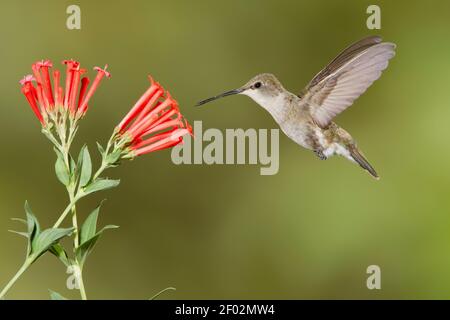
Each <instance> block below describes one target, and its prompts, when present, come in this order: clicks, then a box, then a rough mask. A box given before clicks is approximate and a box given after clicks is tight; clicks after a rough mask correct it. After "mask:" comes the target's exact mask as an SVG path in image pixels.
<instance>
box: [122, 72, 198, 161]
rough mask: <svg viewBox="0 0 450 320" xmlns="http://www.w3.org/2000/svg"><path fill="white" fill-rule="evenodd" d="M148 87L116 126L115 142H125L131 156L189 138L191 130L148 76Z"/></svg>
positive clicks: (168, 95)
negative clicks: (119, 140)
mask: <svg viewBox="0 0 450 320" xmlns="http://www.w3.org/2000/svg"><path fill="white" fill-rule="evenodd" d="M149 79H150V87H149V88H148V89H147V90H146V91H145V92H144V94H143V95H142V96H141V98H140V99H139V100H138V101H137V102H136V104H135V105H134V106H133V108H131V110H130V112H128V114H127V115H126V116H125V117H124V118H123V120H122V121H121V122H120V124H119V125H118V126H117V129H116V131H117V132H118V137H119V139H127V140H128V141H129V143H128V145H127V147H128V149H129V150H131V151H130V154H131V156H140V155H142V154H146V153H149V152H153V151H157V150H162V149H166V148H170V147H173V146H175V145H177V144H179V143H182V142H183V136H184V135H186V134H191V135H192V127H191V126H190V125H189V124H188V122H187V121H186V120H185V119H184V118H183V116H182V114H181V113H180V110H179V108H178V103H177V101H175V100H174V99H173V98H172V97H171V96H170V94H169V92H166V91H165V90H164V88H162V87H161V85H160V84H159V83H155V82H154V81H153V79H152V78H151V77H150V76H149Z"/></svg>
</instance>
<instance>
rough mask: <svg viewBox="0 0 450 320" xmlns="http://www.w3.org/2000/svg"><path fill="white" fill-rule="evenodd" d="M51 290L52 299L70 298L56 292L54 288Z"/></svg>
mask: <svg viewBox="0 0 450 320" xmlns="http://www.w3.org/2000/svg"><path fill="white" fill-rule="evenodd" d="M48 291H49V292H50V299H52V300H68V299H67V298H65V297H63V296H62V295H60V294H59V293H58V292H55V291H53V290H50V289H49V290H48Z"/></svg>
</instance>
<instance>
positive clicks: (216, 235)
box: [0, 0, 450, 299]
mask: <svg viewBox="0 0 450 320" xmlns="http://www.w3.org/2000/svg"><path fill="white" fill-rule="evenodd" d="M70 4H78V5H80V6H81V12H82V29H81V30H79V31H77V30H74V31H71V30H67V28H66V19H67V16H68V15H67V14H66V8H67V6H68V5H70ZM370 4H378V5H380V6H381V10H382V11H381V14H382V29H381V30H375V31H372V30H368V29H367V28H366V19H367V17H368V15H367V14H366V8H367V6H368V5H370ZM370 34H380V35H382V36H383V37H384V39H385V40H387V41H392V42H395V43H396V44H397V45H398V49H397V56H396V57H395V58H394V59H393V60H392V61H391V64H390V67H389V68H388V70H387V71H386V72H385V73H384V74H383V76H382V77H381V79H380V80H379V81H377V82H376V83H375V84H374V85H373V86H372V87H371V88H370V89H369V90H368V91H367V92H366V93H365V94H364V95H363V96H362V97H361V98H360V99H359V100H357V102H356V103H355V105H354V106H353V107H352V108H350V109H349V110H348V111H347V112H345V113H344V114H342V115H341V116H339V117H338V118H337V120H336V121H337V123H338V124H340V125H342V126H343V127H344V128H346V129H347V130H348V131H349V132H350V133H352V135H353V136H354V137H355V138H356V139H357V140H358V142H359V145H360V146H361V148H362V150H363V151H364V152H365V154H366V155H367V157H368V159H369V160H370V161H371V163H372V164H373V165H374V167H375V168H376V169H377V171H378V172H379V173H380V175H381V177H382V178H381V180H380V181H375V180H373V179H371V178H370V177H369V176H368V175H367V174H366V173H364V172H363V171H362V170H361V169H360V168H359V167H357V166H356V165H352V164H351V163H349V162H348V161H346V160H344V159H342V158H337V157H336V158H332V159H330V160H328V161H326V162H323V161H318V160H317V159H316V157H315V156H314V155H313V154H312V153H311V152H308V151H306V150H304V149H301V148H300V147H299V146H297V145H296V144H295V143H293V142H291V141H290V140H289V139H288V138H287V137H285V136H284V135H281V136H280V170H279V173H278V174H277V175H274V176H261V175H260V174H259V166H255V165H253V166H252V165H240V166H238V165H234V166H233V165H212V166H207V165H181V166H176V165H174V164H172V162H171V160H170V152H169V151H167V150H165V151H162V152H158V153H153V154H150V155H147V156H145V157H141V158H138V159H136V160H135V161H133V162H129V163H125V164H124V165H122V166H121V167H119V168H117V169H113V170H111V171H109V172H108V174H109V175H110V176H111V177H114V178H120V179H121V180H122V183H121V185H120V187H119V188H117V189H115V190H112V191H108V192H104V193H102V194H96V195H95V196H93V197H91V198H88V199H85V200H83V201H82V202H81V203H80V206H79V212H80V213H79V215H80V216H81V217H85V216H86V214H87V213H88V212H90V210H92V208H93V207H95V206H96V205H97V203H98V202H99V201H100V200H101V199H103V198H107V199H108V201H107V202H106V203H105V204H104V207H103V209H102V212H101V216H100V224H117V225H119V226H120V229H118V230H115V231H111V232H108V233H107V234H105V236H104V237H103V238H102V239H101V241H100V242H99V244H98V247H97V248H96V250H95V251H94V254H93V255H92V256H91V257H90V259H89V260H88V262H87V264H86V266H85V271H84V277H85V282H86V288H87V292H88V297H89V298H92V299H122V298H123V299H146V298H149V297H151V296H152V295H153V294H155V293H156V292H158V291H159V290H161V289H163V288H165V287H168V286H174V287H176V288H177V291H176V292H169V293H167V294H165V295H164V296H163V297H162V298H171V299H197V298H204V299H222V298H226V299H234V298H235V299H241V298H247V299H248V298H255V299H260V298H262V299H281V298H283V299H300V298H312V299H316V298H332V299H334V298H369V299H379V298H450V232H449V230H450V210H449V209H450V197H449V181H450V170H449V163H450V148H449V147H448V146H449V137H450V126H449V125H448V119H449V118H450V92H449V89H448V88H449V84H450V41H449V39H450V2H448V1H431V0H430V1H414V2H413V1H361V0H354V1H348V0H346V1H334V0H333V1H332V0H329V1H324V0H321V1H312V0H311V1H278V0H277V1H259V0H258V1H256V0H248V1H238V0H236V1H235V0H229V1H167V0H166V1H133V0H128V1H106V0H105V1H56V0H55V1H44V0H41V1H31V0H29V1H2V2H1V5H0V39H1V50H0V64H1V77H0V105H1V107H0V119H1V129H0V145H1V153H2V156H1V157H0V172H1V179H0V227H1V228H0V229H1V230H0V257H1V258H0V259H1V262H0V286H1V287H3V286H4V284H6V282H7V281H8V280H9V279H10V278H11V277H12V275H13V274H14V273H15V272H16V270H17V269H18V267H19V266H20V264H21V263H22V261H23V257H24V254H25V241H24V240H23V239H22V238H20V237H18V236H16V235H14V234H11V233H9V232H7V230H8V229H17V228H19V225H18V224H17V223H15V222H12V221H10V218H11V217H23V216H24V212H23V203H24V201H25V200H26V199H27V200H28V201H30V203H31V205H32V207H33V210H34V211H35V213H36V215H37V216H38V218H39V219H40V221H41V224H42V225H44V226H50V225H51V224H53V222H54V221H55V220H56V218H57V216H59V213H60V212H61V210H62V209H63V208H64V207H65V206H66V204H67V198H66V194H65V191H64V188H63V187H62V186H61V185H60V184H59V182H58V181H57V180H56V178H55V175H54V168H53V165H54V153H53V151H52V148H51V146H50V144H49V143H48V141H47V140H46V139H45V138H44V136H43V135H41V134H40V129H39V123H38V121H37V120H36V119H35V118H34V116H33V114H32V112H31V110H30V108H29V106H28V105H27V103H26V101H25V99H24V97H23V96H22V95H21V93H20V86H19V84H18V81H19V79H20V78H21V77H22V76H23V75H25V74H28V73H30V72H31V69H30V66H31V63H33V62H34V61H36V60H38V59H42V58H48V59H51V60H52V61H54V63H55V65H59V61H61V60H63V59H66V58H74V59H77V60H79V61H80V62H81V63H82V65H83V66H84V67H87V68H89V69H90V68H91V67H93V66H94V65H101V66H102V65H104V64H105V63H108V64H109V65H110V71H111V72H112V75H113V77H112V79H110V80H108V81H105V82H104V83H102V85H101V87H100V89H99V91H98V92H97V93H96V95H95V96H94V98H93V101H92V102H91V103H90V111H89V114H88V117H86V118H85V120H83V122H82V124H81V128H80V131H79V134H78V136H77V139H76V144H75V146H74V147H75V149H74V150H78V149H79V148H80V146H81V145H82V143H84V142H87V143H88V144H89V147H90V149H91V152H92V153H93V151H94V150H95V142H96V141H97V140H98V141H101V142H105V140H107V138H108V137H109V135H110V133H111V130H112V129H113V128H114V126H115V125H116V123H118V121H120V119H121V117H122V116H123V115H124V114H125V113H126V112H127V111H128V109H129V108H130V107H131V106H132V105H133V104H134V102H135V101H136V99H137V98H138V97H139V96H140V95H141V93H142V92H143V91H144V90H145V89H146V87H147V79H146V75H147V74H148V73H151V74H152V75H153V76H154V77H155V78H156V79H157V80H158V81H160V82H161V83H162V84H163V85H164V86H165V87H167V88H168V89H169V90H170V91H171V93H172V94H173V96H174V97H175V98H176V99H178V101H179V102H180V105H181V109H182V112H183V113H184V114H185V115H186V117H187V118H188V119H189V120H190V121H191V122H193V121H194V120H202V121H203V127H204V129H206V128H220V129H225V128H257V129H258V128H276V127H277V126H276V124H275V123H274V121H273V120H272V118H271V117H270V115H269V114H268V113H266V112H265V111H264V110H263V109H261V108H260V107H258V106H257V105H256V104H255V103H253V102H252V101H251V100H250V99H248V98H246V97H233V98H228V99H224V100H221V101H220V102H219V101H218V102H216V103H214V104H211V105H207V106H205V107H203V108H194V107H193V105H194V104H195V102H197V101H198V100H200V99H203V98H206V97H209V96H211V95H213V94H216V93H219V92H222V91H223V90H225V89H232V88H235V87H237V86H240V85H242V84H243V83H245V82H246V81H247V80H248V79H250V78H251V77H252V76H254V75H255V74H257V73H262V72H272V73H274V74H275V75H277V76H278V77H279V79H280V80H281V81H282V82H283V83H284V85H285V87H286V88H287V89H289V90H291V91H293V92H298V91H299V90H300V89H301V88H303V86H304V85H306V83H307V82H308V81H309V80H310V79H311V78H312V76H313V75H314V74H315V73H316V72H318V71H319V70H320V69H321V68H322V67H324V66H325V65H326V63H328V62H329V61H330V59H331V58H333V57H334V56H335V55H336V54H337V53H338V52H339V51H340V50H341V49H343V48H344V47H346V46H347V45H348V44H350V43H352V42H353V41H355V40H358V39H360V38H362V37H365V36H367V35H370ZM60 68H62V66H61V67H60ZM93 74H94V72H92V71H91V72H90V75H91V76H92V75H93ZM95 159H96V160H97V161H98V157H96V158H95ZM97 164H98V162H97ZM372 264H376V265H379V266H380V267H381V272H382V289H381V290H372V291H371V290H368V289H367V287H366V278H367V276H368V275H367V274H366V268H367V266H369V265H372ZM66 279H67V274H66V273H65V268H64V267H63V265H62V264H60V262H59V261H57V260H56V259H55V258H54V257H53V256H51V255H49V254H47V255H45V256H44V257H43V258H41V259H40V260H38V262H37V263H36V264H35V265H33V267H32V268H31V269H30V270H29V271H28V272H27V273H26V274H25V275H24V276H23V278H22V279H21V280H20V281H19V282H17V284H16V286H15V287H14V288H13V289H12V290H11V291H10V294H9V295H8V298H9V299H47V298H48V292H47V289H52V290H55V291H58V292H60V293H61V294H63V295H65V296H67V297H69V298H78V293H77V292H75V291H70V290H68V289H67V288H66V287H65V282H66Z"/></svg>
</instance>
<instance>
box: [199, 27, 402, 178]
mask: <svg viewBox="0 0 450 320" xmlns="http://www.w3.org/2000/svg"><path fill="white" fill-rule="evenodd" d="M395 48H396V45H395V44H394V43H390V42H382V38H381V37H379V36H369V37H366V38H364V39H362V40H360V41H357V42H355V43H353V44H351V45H350V46H348V47H347V48H346V49H344V50H343V51H342V52H341V53H340V54H339V55H338V56H337V57H336V58H334V59H333V60H332V61H331V62H330V63H329V64H328V65H327V66H326V67H325V68H324V69H322V70H321V71H320V72H319V73H318V74H316V75H315V76H314V78H313V79H312V80H311V81H310V82H309V83H308V85H307V86H306V87H305V88H304V89H303V90H302V91H301V92H300V93H299V94H294V93H291V92H289V91H288V90H286V89H285V88H284V87H283V85H282V84H281V82H280V81H279V80H278V79H277V78H276V77H275V76H274V75H273V74H270V73H262V74H259V75H257V76H255V77H253V78H252V79H251V80H250V81H248V82H247V83H246V84H245V85H243V86H242V87H240V88H238V89H234V90H230V91H226V92H224V93H222V94H219V95H217V96H214V97H211V98H208V99H205V100H202V101H200V102H198V103H197V104H196V106H200V105H203V104H205V103H208V102H211V101H213V100H217V99H219V98H223V97H226V96H231V95H236V94H242V95H246V96H248V97H250V98H251V99H253V100H254V101H255V102H256V103H257V104H259V105H260V106H261V107H263V108H264V109H266V110H267V111H268V112H269V113H270V114H271V115H272V117H273V118H274V120H275V121H276V122H277V123H278V125H279V126H280V128H281V130H282V131H283V132H284V134H286V135H287V136H288V137H289V138H290V139H292V140H293V141H294V142H296V143H297V144H299V145H300V146H302V147H304V148H306V149H309V150H311V151H313V152H314V153H315V154H316V155H317V157H319V159H321V160H326V159H328V158H329V157H331V156H334V155H339V156H343V157H345V158H347V159H348V160H350V161H352V162H354V163H357V164H358V165H359V166H361V167H362V168H363V169H364V170H366V171H367V172H368V173H369V174H370V175H371V176H373V177H374V178H376V179H379V176H378V174H377V172H376V171H375V169H374V168H373V167H372V166H371V165H370V164H369V162H368V161H367V159H366V158H365V157H364V155H363V153H362V152H361V151H360V150H359V149H358V146H357V144H356V141H355V140H354V139H353V138H352V136H351V135H350V134H349V133H348V132H347V131H345V130H344V129H343V128H341V127H339V126H338V125H337V124H336V123H334V122H333V121H332V120H333V119H334V118H335V117H336V116H337V115H339V114H340V113H341V112H343V111H344V110H346V109H347V108H348V107H349V106H351V105H352V104H353V102H354V101H355V100H356V99H357V98H358V97H359V96H360V95H361V94H363V93H364V92H365V91H366V90H367V88H369V87H370V86H371V85H372V83H373V82H374V81H375V80H377V79H378V78H379V77H380V76H381V73H382V71H384V70H385V69H386V68H387V66H388V63H389V60H390V59H391V58H392V57H394V55H395Z"/></svg>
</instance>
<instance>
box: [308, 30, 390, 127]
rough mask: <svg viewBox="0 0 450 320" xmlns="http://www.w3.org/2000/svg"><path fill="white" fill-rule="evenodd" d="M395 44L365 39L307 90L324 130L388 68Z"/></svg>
mask: <svg viewBox="0 0 450 320" xmlns="http://www.w3.org/2000/svg"><path fill="white" fill-rule="evenodd" d="M394 55H395V44H393V43H389V42H381V38H380V37H377V36H372V37H367V38H365V39H362V40H360V41H358V42H356V43H354V44H352V45H351V46H349V47H348V48H346V49H345V50H344V51H343V52H342V53H341V54H339V55H338V56H337V57H336V58H335V59H334V60H333V61H331V62H330V63H329V64H328V65H327V66H326V67H325V68H324V69H323V70H322V71H320V72H319V73H318V74H317V75H316V76H315V77H314V78H313V79H312V80H311V82H310V83H309V84H308V86H307V87H306V88H305V89H304V90H303V93H302V94H301V95H300V96H301V98H302V99H303V100H304V101H306V102H308V104H309V106H310V112H311V116H312V117H313V119H314V121H315V122H316V123H317V124H318V125H319V126H320V127H322V128H325V127H327V126H328V125H329V124H330V122H331V120H332V119H333V118H334V117H335V116H337V115H338V114H340V113H341V112H342V111H344V110H345V109H347V108H348V107H349V106H351V105H352V103H353V101H354V100H355V99H357V98H358V97H359V96H360V95H361V94H363V93H364V91H366V90H367V88H368V87H370V85H371V84H372V83H373V82H374V81H375V80H377V79H378V78H379V77H380V76H381V72H382V71H383V70H384V69H386V68H387V66H388V61H389V59H391V58H392V57H393V56H394Z"/></svg>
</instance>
